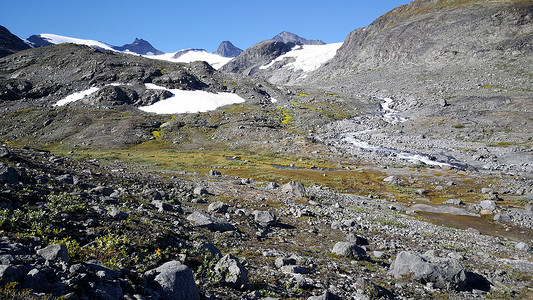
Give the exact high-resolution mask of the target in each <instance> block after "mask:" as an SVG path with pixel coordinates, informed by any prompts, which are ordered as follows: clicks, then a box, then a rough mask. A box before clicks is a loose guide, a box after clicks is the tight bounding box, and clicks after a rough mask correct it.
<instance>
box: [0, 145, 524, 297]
mask: <svg viewBox="0 0 533 300" xmlns="http://www.w3.org/2000/svg"><path fill="white" fill-rule="evenodd" d="M0 150H1V151H0V153H1V160H2V164H1V167H0V180H1V181H2V183H3V186H2V188H1V192H0V199H1V206H2V210H1V211H0V213H1V218H0V221H1V223H0V224H1V229H2V232H3V234H2V240H1V242H0V252H1V254H0V260H1V263H2V264H1V266H0V280H1V283H2V285H3V286H4V287H3V288H2V290H1V293H2V294H3V295H6V296H7V295H11V296H9V297H14V298H17V297H18V298H23V297H24V299H34V298H42V297H48V296H53V297H60V296H61V297H63V298H64V299H235V298H242V299H264V298H268V299H280V298H283V299H376V298H383V299H433V298H438V297H449V298H450V299H473V298H484V297H488V298H493V299H501V298H514V297H521V298H526V297H528V296H531V291H530V286H531V274H532V272H533V263H531V260H532V259H533V256H532V252H531V247H530V246H529V245H528V244H527V243H524V242H520V240H521V239H524V237H529V240H530V238H531V235H530V233H529V234H528V232H531V231H530V229H527V227H529V228H531V220H532V217H533V212H532V211H531V207H526V210H519V213H520V214H521V215H522V216H524V218H525V220H528V221H527V222H524V223H523V226H522V227H521V229H518V230H516V229H517V228H520V227H515V226H514V225H513V224H512V223H508V222H507V223H506V222H505V221H506V220H504V219H502V220H500V221H498V222H499V223H498V224H504V223H505V224H506V225H505V226H504V227H502V228H508V230H510V231H509V234H508V236H509V238H498V237H494V236H490V235H485V234H482V233H480V231H478V230H476V229H473V228H468V229H454V228H450V227H443V226H439V225H435V224H436V223H435V222H430V221H431V220H430V219H429V218H427V217H424V216H422V215H421V214H419V213H417V212H415V210H418V211H420V210H419V209H418V208H416V207H409V206H405V205H403V204H401V203H399V202H394V201H387V200H384V199H376V198H375V197H362V196H355V195H349V194H338V193H336V192H333V191H330V190H329V189H327V188H323V187H321V186H316V185H315V186H303V185H302V184H300V183H298V182H289V183H287V184H284V185H282V186H279V185H278V184H276V183H274V182H270V183H269V182H258V181H255V180H253V179H247V178H239V177H233V176H228V175H224V174H223V173H221V172H219V171H217V170H212V171H210V172H209V174H198V173H187V172H178V171H162V170H154V169H148V168H147V166H145V165H141V164H135V163H125V162H120V161H112V160H95V159H93V160H73V159H71V158H67V157H60V156H54V155H51V154H50V153H49V152H47V151H42V150H35V149H29V148H26V149H17V148H2V149H0ZM364 171H365V170H356V171H354V172H364ZM393 180H397V178H394V177H391V178H389V177H387V178H385V182H386V181H393ZM396 184H398V182H396ZM478 192H479V193H480V194H481V193H482V192H485V193H487V195H494V194H497V193H495V192H494V191H489V190H487V189H485V190H483V191H478ZM421 193H423V192H422V191H421ZM488 198H490V197H488ZM492 198H494V197H492ZM452 202H453V201H452ZM497 202H498V201H491V200H485V201H483V202H481V203H479V204H475V205H464V204H461V203H459V202H458V201H456V202H454V203H453V204H454V205H448V206H447V207H449V209H452V208H454V209H456V210H463V211H465V212H466V211H468V212H470V213H471V214H479V213H480V211H483V212H484V213H485V214H486V213H488V211H490V212H491V213H494V214H500V216H501V215H504V214H503V210H502V209H503V208H502V207H500V206H499V205H500V204H499V203H497ZM441 206H445V205H441ZM517 211H518V210H517ZM491 217H492V216H491ZM477 218H479V217H477ZM510 218H511V217H509V219H510ZM507 221H509V220H507ZM502 222H503V223H502ZM500 226H503V225H500ZM513 233H514V234H513Z"/></svg>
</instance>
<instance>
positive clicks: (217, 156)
mask: <svg viewBox="0 0 533 300" xmlns="http://www.w3.org/2000/svg"><path fill="white" fill-rule="evenodd" d="M58 150H59V149H55V151H54V152H56V153H57V154H61V155H68V156H73V157H75V158H82V159H91V158H96V159H107V160H122V161H129V162H135V163H139V164H142V165H145V166H150V167H151V168H154V169H163V170H176V171H189V172H200V173H204V174H205V173H207V172H208V171H209V170H210V169H213V168H217V169H220V170H221V171H222V172H223V173H224V174H227V175H232V176H238V177H242V178H255V179H257V180H260V181H276V182H279V183H285V182H288V181H291V180H297V181H300V182H302V183H303V184H305V185H313V184H319V185H323V186H328V187H331V188H334V189H336V190H339V191H342V192H352V193H360V194H365V193H366V194H368V193H371V192H377V193H380V192H386V191H393V189H392V188H390V187H387V186H385V185H383V184H382V181H381V178H382V177H383V173H381V172H378V171H374V170H369V171H364V172H361V170H355V171H349V170H343V169H337V168H336V166H335V165H332V164H330V163H328V162H327V161H320V160H316V159H311V158H308V157H290V156H287V155H283V154H279V153H276V152H242V151H241V152H227V151H221V152H218V151H207V150H206V151H198V150H179V149H174V148H172V146H171V145H170V143H168V142H165V141H163V140H151V141H148V142H145V143H143V144H141V145H138V146H135V147H131V148H125V149H85V150H76V151H75V152H74V153H73V154H68V153H67V152H68V149H62V150H59V151H58ZM232 157H237V158H238V159H232ZM295 162H296V164H295V167H296V169H288V168H280V167H278V166H289V165H291V164H294V163H295ZM312 166H315V167H317V168H326V169H328V170H317V169H311V167H312ZM324 175H325V176H324Z"/></svg>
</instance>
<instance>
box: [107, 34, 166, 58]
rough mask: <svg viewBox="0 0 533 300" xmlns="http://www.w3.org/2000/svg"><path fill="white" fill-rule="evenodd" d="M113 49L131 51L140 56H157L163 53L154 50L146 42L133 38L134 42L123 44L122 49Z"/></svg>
mask: <svg viewBox="0 0 533 300" xmlns="http://www.w3.org/2000/svg"><path fill="white" fill-rule="evenodd" d="M113 49H115V50H118V51H131V52H135V53H138V54H142V55H147V54H152V55H159V54H163V53H164V52H162V51H159V50H157V49H156V48H154V46H152V44H150V43H149V42H147V41H146V40H143V39H140V38H135V41H133V43H131V44H125V45H124V46H122V47H113Z"/></svg>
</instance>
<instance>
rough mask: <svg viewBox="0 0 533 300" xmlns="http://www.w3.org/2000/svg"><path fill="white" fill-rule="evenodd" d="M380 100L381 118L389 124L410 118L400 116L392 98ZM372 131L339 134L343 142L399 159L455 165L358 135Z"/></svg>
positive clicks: (432, 164)
mask: <svg viewBox="0 0 533 300" xmlns="http://www.w3.org/2000/svg"><path fill="white" fill-rule="evenodd" d="M379 100H381V101H383V103H382V104H381V109H382V111H383V115H382V116H381V118H382V119H383V120H384V121H385V122H387V123H389V124H397V123H402V122H405V121H407V120H409V119H408V118H404V117H402V116H400V115H399V113H400V112H399V111H397V110H395V109H392V108H391V104H392V103H393V102H394V100H393V99H392V98H379ZM371 131H372V130H363V131H357V132H349V133H345V134H341V135H340V136H339V139H340V140H341V141H342V142H345V143H349V144H352V145H354V146H356V147H358V148H361V149H363V150H366V151H372V152H379V153H384V154H392V155H394V156H396V157H397V158H399V159H403V160H406V161H409V162H412V163H424V164H426V165H431V166H439V167H441V168H442V167H452V166H453V165H452V164H449V163H446V162H441V161H437V160H434V159H431V158H430V157H429V156H427V155H423V154H417V153H409V152H404V151H400V150H396V149H393V148H387V147H382V146H375V145H371V144H369V143H367V142H364V141H361V140H359V139H358V138H357V136H359V135H361V134H368V133H369V132H371Z"/></svg>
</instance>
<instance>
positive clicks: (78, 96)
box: [53, 87, 100, 106]
mask: <svg viewBox="0 0 533 300" xmlns="http://www.w3.org/2000/svg"><path fill="white" fill-rule="evenodd" d="M99 89H100V88H97V87H92V88H90V89H87V90H84V91H81V92H77V93H74V94H71V95H68V96H67V97H66V98H64V99H62V100H59V101H57V102H56V104H54V105H53V106H63V105H66V104H68V103H70V102H74V101H78V100H81V99H83V97H85V96H89V95H90V94H92V93H94V92H96V91H98V90H99Z"/></svg>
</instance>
